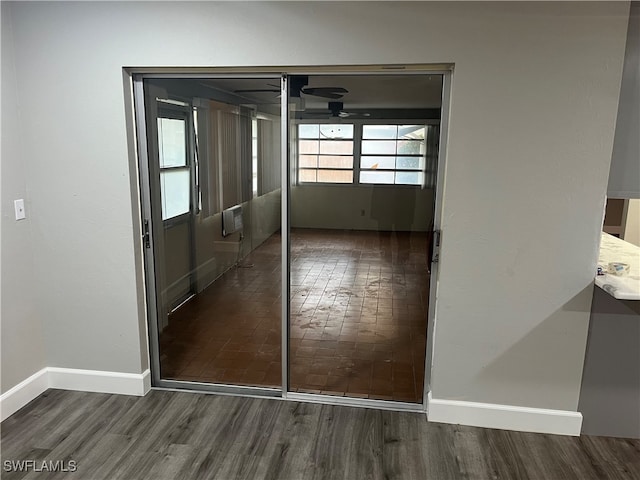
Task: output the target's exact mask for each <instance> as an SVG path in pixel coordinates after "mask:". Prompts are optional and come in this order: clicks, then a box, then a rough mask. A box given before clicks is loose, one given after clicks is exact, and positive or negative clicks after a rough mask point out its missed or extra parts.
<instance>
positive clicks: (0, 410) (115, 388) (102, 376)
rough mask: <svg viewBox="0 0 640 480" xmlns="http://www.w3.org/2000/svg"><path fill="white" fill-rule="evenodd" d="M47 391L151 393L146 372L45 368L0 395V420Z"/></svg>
mask: <svg viewBox="0 0 640 480" xmlns="http://www.w3.org/2000/svg"><path fill="white" fill-rule="evenodd" d="M49 388H59V389H61V390H79V391H83V392H100V393H112V394H119V395H137V396H144V395H146V394H147V393H148V392H149V390H151V373H150V371H149V369H147V370H145V371H144V372H142V373H123V372H103V371H99V370H79V369H75V368H58V367H45V368H43V369H42V370H40V371H38V372H36V373H34V374H33V375H31V376H30V377H29V378H27V379H26V380H23V381H22V382H20V383H19V384H18V385H16V386H15V387H13V388H11V389H10V390H8V391H6V392H5V393H3V394H2V395H1V396H0V417H1V420H0V421H4V420H5V419H6V418H8V417H10V416H11V415H13V414H14V413H15V412H17V411H18V410H20V409H21V408H22V407H24V406H25V405H27V404H28V403H29V402H30V401H31V400H33V399H35V398H36V397H38V396H39V395H40V394H42V393H43V392H45V391H46V390H47V389H49Z"/></svg>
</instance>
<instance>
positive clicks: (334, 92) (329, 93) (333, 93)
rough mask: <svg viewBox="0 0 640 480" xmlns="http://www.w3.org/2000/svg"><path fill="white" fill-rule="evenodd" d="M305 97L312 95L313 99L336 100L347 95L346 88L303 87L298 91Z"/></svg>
mask: <svg viewBox="0 0 640 480" xmlns="http://www.w3.org/2000/svg"><path fill="white" fill-rule="evenodd" d="M300 91H301V92H302V93H304V94H305V95H312V96H314V97H322V98H330V99H332V100H337V99H339V98H342V97H344V94H345V93H349V91H348V90H347V89H346V88H342V87H305V88H303V89H301V90H300Z"/></svg>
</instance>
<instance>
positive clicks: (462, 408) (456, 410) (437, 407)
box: [427, 392, 582, 436]
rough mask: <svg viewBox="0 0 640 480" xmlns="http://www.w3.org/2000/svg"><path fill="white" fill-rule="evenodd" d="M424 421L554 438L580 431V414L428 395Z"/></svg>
mask: <svg viewBox="0 0 640 480" xmlns="http://www.w3.org/2000/svg"><path fill="white" fill-rule="evenodd" d="M427 419H428V420H429V421H430V422H440V423H452V424H459V425H469V426H472V427H483V428H498V429H501V430H515V431H519V432H535V433H551V434H556V435H572V436H579V435H580V430H581V429H582V414H581V413H580V412H572V411H570V410H549V409H546V408H531V407H518V406H513V405H499V404H494V403H479V402H464V401H460V400H441V399H437V398H433V397H432V396H431V392H429V394H428V395H427Z"/></svg>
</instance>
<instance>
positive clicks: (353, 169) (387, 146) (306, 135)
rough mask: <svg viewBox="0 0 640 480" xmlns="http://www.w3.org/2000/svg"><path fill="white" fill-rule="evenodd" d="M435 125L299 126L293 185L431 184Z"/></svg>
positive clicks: (433, 168) (436, 139)
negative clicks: (296, 165) (295, 175)
mask: <svg viewBox="0 0 640 480" xmlns="http://www.w3.org/2000/svg"><path fill="white" fill-rule="evenodd" d="M438 137H439V127H438V125H425V124H421V125H415V124H414V125H378V124H362V123H361V122H358V121H355V122H354V123H352V124H338V125H333V124H326V125H325V124H299V125H298V142H297V145H298V153H297V157H298V183H300V184H304V183H347V184H377V185H379V184H387V185H416V186H424V187H433V186H434V185H435V173H436V166H437V158H438V144H437V142H438Z"/></svg>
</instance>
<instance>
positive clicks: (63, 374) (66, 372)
mask: <svg viewBox="0 0 640 480" xmlns="http://www.w3.org/2000/svg"><path fill="white" fill-rule="evenodd" d="M48 370H49V388H59V389H61V390H79V391H81V392H98V393H115V394H119V395H137V396H144V395H145V394H146V393H147V392H148V391H149V388H151V381H150V372H149V370H146V371H144V372H143V373H122V372H103V371H99V370H78V369H75V368H57V367H49V368H48ZM147 383H148V385H149V388H146V384H147Z"/></svg>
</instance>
